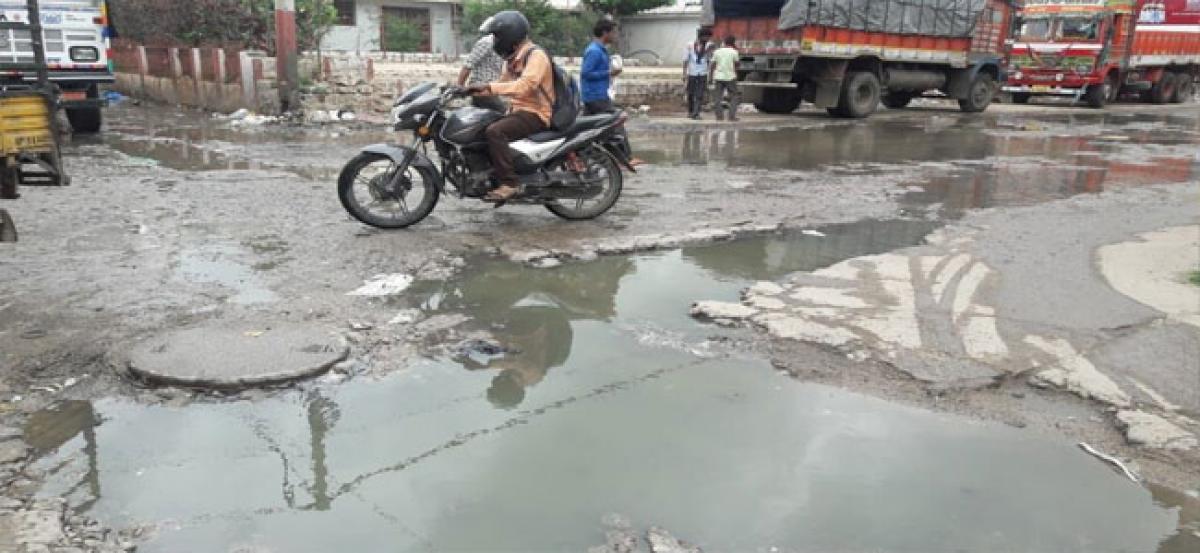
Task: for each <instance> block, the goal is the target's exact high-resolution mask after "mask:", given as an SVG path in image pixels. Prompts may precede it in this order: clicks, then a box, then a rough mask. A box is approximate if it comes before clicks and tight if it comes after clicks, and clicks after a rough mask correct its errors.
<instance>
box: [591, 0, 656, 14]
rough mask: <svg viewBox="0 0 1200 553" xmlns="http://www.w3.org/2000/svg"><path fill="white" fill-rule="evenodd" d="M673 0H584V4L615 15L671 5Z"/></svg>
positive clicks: (595, 9)
mask: <svg viewBox="0 0 1200 553" xmlns="http://www.w3.org/2000/svg"><path fill="white" fill-rule="evenodd" d="M672 3H673V2H672V1H671V0H583V5H585V6H587V7H588V8H590V9H591V10H592V11H595V12H596V13H606V14H609V15H611V16H613V17H621V16H625V15H633V14H635V13H638V12H644V11H646V10H652V9H654V8H661V7H663V6H669V5H671V4H672Z"/></svg>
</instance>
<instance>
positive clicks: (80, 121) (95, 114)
mask: <svg viewBox="0 0 1200 553" xmlns="http://www.w3.org/2000/svg"><path fill="white" fill-rule="evenodd" d="M39 4H40V6H41V17H40V19H41V25H42V40H43V44H44V45H45V50H46V63H47V67H48V70H49V79H50V82H51V83H52V84H54V85H56V86H57V87H58V90H59V99H60V102H61V105H62V107H63V108H65V110H66V115H67V119H68V120H69V121H70V123H71V127H72V128H73V129H74V131H75V132H77V133H96V132H99V131H100V127H101V123H102V112H101V108H102V107H103V106H104V100H103V99H102V98H101V96H100V86H101V85H104V84H108V83H112V82H113V81H114V78H113V70H112V69H113V68H112V66H111V64H110V56H111V51H110V32H109V29H110V27H109V24H108V23H109V22H108V6H107V4H106V2H105V1H104V0H42V1H41V2H39ZM26 13H27V12H26V7H25V2H24V0H0V87H3V86H5V83H10V84H15V83H22V82H24V83H26V84H28V83H33V82H35V81H36V80H37V75H36V71H34V70H33V69H32V66H33V65H34V63H33V49H32V46H31V40H30V34H29V33H30V32H29V31H28V30H20V29H15V28H4V26H3V25H2V24H3V23H16V24H21V23H28V21H26V18H27V17H28V16H27V15H26Z"/></svg>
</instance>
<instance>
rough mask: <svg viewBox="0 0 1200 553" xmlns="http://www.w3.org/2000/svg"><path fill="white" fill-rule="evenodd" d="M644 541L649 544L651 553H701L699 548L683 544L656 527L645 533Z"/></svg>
mask: <svg viewBox="0 0 1200 553" xmlns="http://www.w3.org/2000/svg"><path fill="white" fill-rule="evenodd" d="M646 541H647V542H649V543H650V551H651V552H652V553H700V551H701V549H700V548H699V547H696V546H694V545H691V544H688V543H684V542H682V541H680V540H679V539H678V538H676V537H675V536H672V535H671V533H670V532H667V531H666V530H663V529H662V528H659V527H657V526H652V527H650V529H649V530H647V531H646Z"/></svg>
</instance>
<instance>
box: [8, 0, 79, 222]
mask: <svg viewBox="0 0 1200 553" xmlns="http://www.w3.org/2000/svg"><path fill="white" fill-rule="evenodd" d="M26 7H27V10H28V11H27V13H28V17H27V18H26V21H24V22H22V21H4V20H2V19H0V46H7V45H8V44H9V43H15V42H16V41H17V40H25V39H24V38H23V37H22V35H23V34H24V32H28V33H29V38H28V40H29V42H30V47H31V50H32V53H33V57H32V60H30V61H27V62H25V61H15V62H14V61H5V60H0V200H15V199H17V198H19V197H20V193H19V192H18V190H17V189H18V186H19V185H22V184H24V185H30V186H64V185H66V184H68V179H67V177H66V175H65V174H64V173H63V168H62V155H61V151H60V144H59V137H60V136H61V135H60V134H59V130H60V129H59V125H58V118H57V112H58V109H59V103H58V91H57V88H56V87H55V86H54V85H53V84H51V83H50V80H49V77H48V75H47V67H46V50H45V45H44V44H43V37H42V24H41V14H40V13H39V11H38V2H37V0H27V1H26ZM14 50H16V51H20V50H19V49H14ZM12 59H16V58H12ZM29 73H32V74H33V75H34V76H35V78H34V79H33V80H30V79H28V78H27V77H26V75H28V74H29ZM16 240H17V229H16V225H14V224H13V221H12V218H11V217H10V216H9V215H8V212H6V211H5V210H3V209H0V242H15V241H16Z"/></svg>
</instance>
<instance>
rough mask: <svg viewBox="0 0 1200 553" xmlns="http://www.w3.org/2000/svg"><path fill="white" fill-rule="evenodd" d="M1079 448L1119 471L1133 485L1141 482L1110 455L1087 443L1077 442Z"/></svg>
mask: <svg viewBox="0 0 1200 553" xmlns="http://www.w3.org/2000/svg"><path fill="white" fill-rule="evenodd" d="M1079 447H1080V448H1081V449H1083V450H1084V451H1086V452H1088V453H1089V454H1091V455H1093V456H1095V457H1096V458H1097V459H1100V460H1101V461H1105V462H1107V463H1108V464H1110V465H1113V466H1114V467H1117V468H1119V469H1121V472H1124V473H1125V476H1126V477H1127V478H1129V479H1130V480H1132V481H1133V482H1134V483H1135V484H1136V483H1138V482H1141V481H1142V479H1141V478H1140V477H1138V475H1137V474H1135V473H1134V472H1133V471H1131V470H1129V467H1126V466H1125V463H1122V462H1121V460H1120V459H1117V458H1116V457H1113V456H1112V455H1108V454H1105V453H1101V452H1100V451H1099V450H1097V449H1096V448H1094V447H1092V446H1091V445H1088V443H1087V442H1079Z"/></svg>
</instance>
